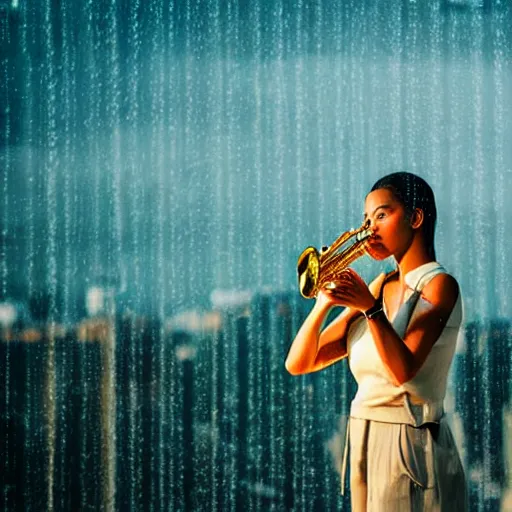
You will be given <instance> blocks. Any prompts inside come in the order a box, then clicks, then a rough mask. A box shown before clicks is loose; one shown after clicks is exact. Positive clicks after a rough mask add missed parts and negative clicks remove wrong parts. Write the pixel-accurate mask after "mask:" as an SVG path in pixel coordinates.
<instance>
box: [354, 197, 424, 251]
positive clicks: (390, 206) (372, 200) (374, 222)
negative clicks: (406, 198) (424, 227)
mask: <svg viewBox="0 0 512 512" xmlns="http://www.w3.org/2000/svg"><path fill="white" fill-rule="evenodd" d="M364 220H365V221H368V220H369V221H370V226H369V227H370V228H371V229H372V230H373V236H372V237H371V238H370V240H369V243H368V253H369V254H370V256H371V257H372V258H374V259H376V260H383V259H385V258H388V257H389V256H395V257H398V258H400V257H401V255H402V254H404V253H405V252H406V251H407V248H408V247H409V245H410V243H411V241H412V237H413V234H414V232H413V229H412V227H411V225H410V223H409V219H408V217H407V214H406V211H405V208H404V206H403V205H402V203H400V202H399V201H397V200H396V199H395V197H394V196H393V193H392V192H391V191H390V190H388V189H386V188H381V189H378V190H374V191H373V192H370V193H369V194H368V195H367V196H366V201H365V210H364Z"/></svg>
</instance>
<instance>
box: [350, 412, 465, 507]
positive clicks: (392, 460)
mask: <svg viewBox="0 0 512 512" xmlns="http://www.w3.org/2000/svg"><path fill="white" fill-rule="evenodd" d="M347 428H349V429H350V436H349V445H350V490H351V503H352V511H353V512H366V511H367V512H407V511H411V512H420V511H421V512H434V511H440V512H459V511H466V510H467V495H466V484H465V478H464V470H463V467H462V464H461V461H460V458H459V454H458V452H457V447H456V445H455V441H454V439H453V436H452V433H451V431H450V428H449V426H448V424H447V423H446V421H445V420H444V419H441V421H440V423H436V424H434V423H430V424H428V426H422V427H413V426H411V425H407V424H403V423H383V422H378V421H372V420H366V419H358V418H352V417H351V418H350V420H349V423H348V425H347ZM347 436H348V432H347Z"/></svg>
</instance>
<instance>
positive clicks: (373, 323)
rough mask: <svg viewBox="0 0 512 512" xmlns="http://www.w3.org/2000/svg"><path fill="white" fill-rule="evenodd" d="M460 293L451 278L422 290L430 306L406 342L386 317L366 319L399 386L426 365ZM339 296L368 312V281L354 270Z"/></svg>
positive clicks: (438, 278) (409, 331)
mask: <svg viewBox="0 0 512 512" xmlns="http://www.w3.org/2000/svg"><path fill="white" fill-rule="evenodd" d="M458 294H459V286H458V284H457V281H456V280H455V279H454V278H453V277H452V276H450V275H449V274H439V275H437V276H435V277H434V278H433V279H432V280H431V281H430V282H429V283H428V284H427V285H426V286H425V287H424V288H423V290H422V297H423V299H425V300H426V301H427V302H429V303H430V305H431V307H430V308H429V309H428V310H426V311H425V312H423V313H422V314H420V315H418V317H417V318H415V319H414V321H412V322H411V324H410V325H409V326H408V329H407V333H406V336H405V339H403V340H402V339H401V338H400V337H399V336H398V334H397V333H396V332H395V330H394V329H393V326H392V325H391V324H390V323H389V321H388V319H387V318H386V317H385V315H384V314H380V315H376V316H374V317H373V318H372V319H368V320H367V322H368V325H369V329H370V332H371V334H372V337H373V340H374V342H375V346H376V347H377V351H378V353H379V355H380V357H381V359H382V362H383V363H384V365H385V366H386V367H387V369H388V370H389V373H390V375H391V377H392V379H393V381H394V383H395V384H396V385H397V386H400V385H402V384H403V383H404V382H407V381H408V380H410V379H412V378H413V377H414V375H416V373H417V372H418V370H419V369H420V368H421V366H422V365H423V363H424V362H425V359H426V358H427V356H428V354H429V353H430V350H431V349H432V347H433V346H434V343H435V342H436V341H437V339H438V338H439V336H440V335H441V333H442V332H443V329H444V327H445V325H446V322H447V321H448V318H449V317H450V314H451V312H452V310H453V307H454V305H455V303H456V301H457V298H458ZM338 296H339V298H340V301H341V302H342V303H343V304H344V305H346V306H348V307H351V308H353V309H357V310H359V311H366V309H365V308H367V307H368V302H369V300H371V296H370V294H369V290H368V288H367V286H366V284H365V282H364V281H363V280H362V279H361V277H359V276H358V275H357V274H356V273H355V272H354V271H350V272H349V273H348V274H347V275H344V277H343V283H342V285H341V286H340V288H339V292H338ZM369 297H370V299H369Z"/></svg>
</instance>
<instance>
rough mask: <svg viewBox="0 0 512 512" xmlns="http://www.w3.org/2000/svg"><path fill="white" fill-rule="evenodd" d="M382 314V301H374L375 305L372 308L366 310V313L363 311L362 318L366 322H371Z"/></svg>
mask: <svg viewBox="0 0 512 512" xmlns="http://www.w3.org/2000/svg"><path fill="white" fill-rule="evenodd" d="M382 313H383V309H382V300H381V299H375V303H374V304H373V306H371V307H370V308H368V309H367V310H366V311H363V314H364V316H365V317H366V319H367V320H371V319H373V318H375V317H377V316H379V315H381V314H382Z"/></svg>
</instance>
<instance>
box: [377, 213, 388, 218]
mask: <svg viewBox="0 0 512 512" xmlns="http://www.w3.org/2000/svg"><path fill="white" fill-rule="evenodd" d="M385 216H386V214H385V213H379V214H378V215H377V219H382V218H384V217H385Z"/></svg>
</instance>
